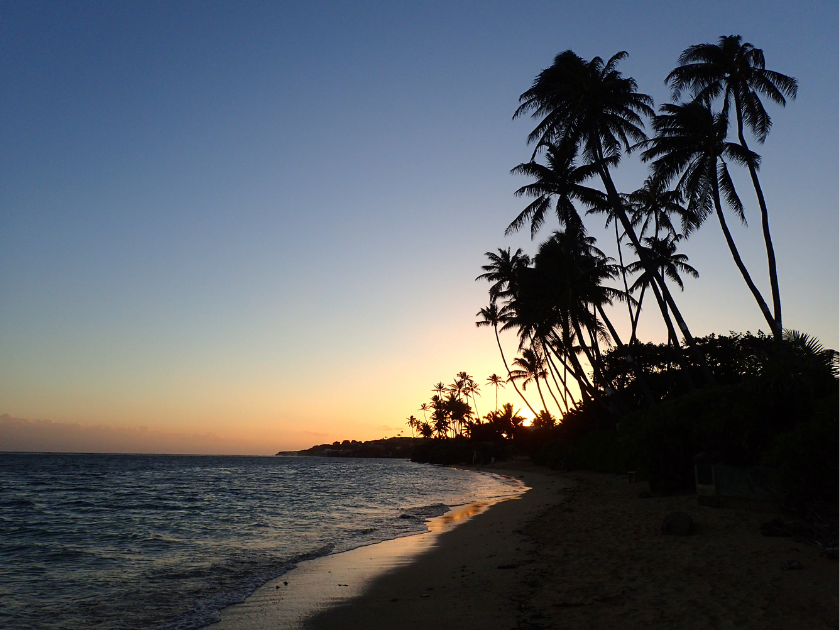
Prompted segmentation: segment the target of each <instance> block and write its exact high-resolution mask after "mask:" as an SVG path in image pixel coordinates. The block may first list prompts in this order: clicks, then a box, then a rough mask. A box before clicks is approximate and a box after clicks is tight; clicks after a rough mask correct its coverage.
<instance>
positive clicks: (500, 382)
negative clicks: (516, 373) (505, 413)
mask: <svg viewBox="0 0 840 630" xmlns="http://www.w3.org/2000/svg"><path fill="white" fill-rule="evenodd" d="M487 384H488V385H492V386H493V387H495V388H496V409H497V410H498V409H499V388H500V387H504V386H505V379H503V378H502V377H501V376H499V375H498V374H496V373H495V372H494V373H493V374H491V375H490V376H488V377H487Z"/></svg>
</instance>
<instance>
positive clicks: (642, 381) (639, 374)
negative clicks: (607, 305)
mask: <svg viewBox="0 0 840 630" xmlns="http://www.w3.org/2000/svg"><path fill="white" fill-rule="evenodd" d="M596 307H597V308H598V313H600V315H601V319H603V320H604V323H605V324H606V325H607V329H608V330H609V331H610V335H612V338H613V340H614V341H615V345H617V346H618V348H619V349H620V350H621V351H622V352H623V353H624V356H625V358H626V360H627V362H628V363H629V364H630V365H631V367H632V368H633V373H634V374H635V375H636V380H637V381H639V387H641V388H642V396H644V399H645V401H646V402H647V403H648V404H649V405H650V406H651V407H652V406H653V405H655V404H656V401H655V400H654V398H653V394H652V393H651V391H650V387H648V383H647V379H646V378H645V373H644V372H643V371H642V368H641V367H640V366H639V364H638V363H636V358H635V357H634V356H633V353H632V352H630V350H628V349H627V346H625V345H624V344H623V343H621V338H619V336H618V331H616V329H615V327H614V326H613V325H612V322H611V321H610V318H609V317H607V314H606V313H605V312H604V309H603V308H602V307H601V305H600V304H597V305H596Z"/></svg>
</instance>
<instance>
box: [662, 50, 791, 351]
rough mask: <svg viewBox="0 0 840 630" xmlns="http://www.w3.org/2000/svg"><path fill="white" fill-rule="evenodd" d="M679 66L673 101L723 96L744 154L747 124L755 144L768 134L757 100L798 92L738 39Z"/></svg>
mask: <svg viewBox="0 0 840 630" xmlns="http://www.w3.org/2000/svg"><path fill="white" fill-rule="evenodd" d="M678 63H679V64H680V65H679V66H678V67H677V68H675V69H674V70H672V71H671V73H670V74H669V75H668V77H667V78H666V79H665V81H666V82H667V83H669V84H670V85H671V90H672V94H673V97H674V101H675V102H676V101H678V100H679V98H680V93H681V91H682V90H684V89H686V88H689V89H690V90H691V93H692V96H693V97H694V98H695V99H696V100H699V101H700V102H703V103H707V104H709V103H711V102H712V101H713V100H715V99H716V98H717V97H719V96H721V95H722V97H723V107H722V114H723V115H724V116H726V117H728V116H729V112H730V109H734V110H735V119H736V124H737V129H738V142H739V143H740V144H741V147H742V148H743V149H744V151H749V147H748V146H747V141H746V138H745V137H744V126H745V125H746V126H748V127H749V128H750V130H751V131H752V132H753V135H754V136H755V138H756V140H757V141H758V143H759V144H763V143H764V140H765V139H766V138H767V134H768V133H769V132H770V126H771V124H772V121H771V120H770V115H769V114H768V113H767V111H766V110H765V109H764V105H763V104H762V102H761V96H764V97H766V98H768V99H770V100H771V101H773V102H774V103H777V104H778V105H781V106H782V107H784V106H785V104H786V103H787V100H786V98H785V97H787V98H790V99H794V98H796V93H797V91H798V89H799V85H798V83H797V81H796V79H795V78H793V77H789V76H787V75H784V74H781V73H780V72H775V71H773V70H767V69H766V68H765V67H764V52H763V51H762V50H761V49H760V48H756V47H754V46H753V45H752V44H750V43H748V42H744V41H743V40H742V38H741V36H740V35H728V36H723V37H720V38H719V39H718V42H717V44H698V45H695V46H690V47H688V48H686V49H685V50H684V51H683V53H682V54H681V55H680V57H679V60H678ZM746 166H747V169H748V170H749V172H750V178H751V179H752V184H753V188H754V189H755V194H756V198H757V199H758V206H759V208H760V210H761V228H762V232H763V234H764V245H765V249H766V250H767V266H768V272H769V274H770V287H771V290H772V293H773V316H774V319H775V320H776V326H775V327H774V332H775V333H776V336H777V337H779V335H781V330H782V303H781V297H780V294H779V280H778V278H777V276H776V254H775V252H774V250H773V241H772V239H771V237H770V219H769V216H768V212H767V203H766V201H765V199H764V193H763V192H762V190H761V184H760V183H759V181H758V164H757V163H756V162H754V161H752V160H750V161H748V162H747V163H746Z"/></svg>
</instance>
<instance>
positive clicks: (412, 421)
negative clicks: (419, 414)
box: [406, 416, 420, 437]
mask: <svg viewBox="0 0 840 630" xmlns="http://www.w3.org/2000/svg"><path fill="white" fill-rule="evenodd" d="M406 420H407V421H406V424H407V425H408V426H409V428H410V429H411V437H414V429H416V428H418V427H419V426H420V421H419V420H418V419H417V418H415V417H414V416H409V417H408V418H407V419H406Z"/></svg>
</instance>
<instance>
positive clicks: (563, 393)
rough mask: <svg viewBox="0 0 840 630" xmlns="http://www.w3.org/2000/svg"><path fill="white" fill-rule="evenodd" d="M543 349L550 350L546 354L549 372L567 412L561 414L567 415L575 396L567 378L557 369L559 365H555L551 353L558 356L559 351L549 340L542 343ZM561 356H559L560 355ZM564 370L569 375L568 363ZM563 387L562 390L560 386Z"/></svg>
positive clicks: (563, 411)
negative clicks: (558, 380) (570, 402)
mask: <svg viewBox="0 0 840 630" xmlns="http://www.w3.org/2000/svg"><path fill="white" fill-rule="evenodd" d="M542 343H543V347H545V348H547V349H548V350H547V351H546V353H545V358H546V361H547V362H548V368H549V372H550V373H551V379H552V380H553V381H554V385H555V387H557V391H558V392H559V393H560V397H561V398H562V399H563V407H564V408H565V410H562V409H561V411H560V413H562V414H565V413H568V411H569V400H570V399H571V401H572V404H576V403H575V399H574V396H572V392H571V391H570V390H569V386H568V384H567V383H566V378H564V376H563V375H561V374H560V370H559V369H558V368H557V365H556V364H555V363H554V359H552V358H551V353H552V352H554V353H555V354H557V350H556V349H555V348H553V347H552V346H551V345H549V343H548V342H547V340H545V339H543V341H542ZM558 356H559V355H558ZM563 370H564V371H565V372H566V373H568V368H567V367H566V363H565V362H563ZM558 378H559V379H560V383H558V382H557V379H558ZM561 384H562V385H563V387H562V388H561V387H560V385H561Z"/></svg>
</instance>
